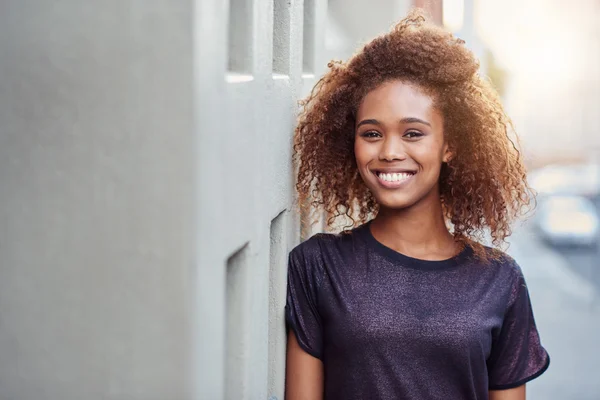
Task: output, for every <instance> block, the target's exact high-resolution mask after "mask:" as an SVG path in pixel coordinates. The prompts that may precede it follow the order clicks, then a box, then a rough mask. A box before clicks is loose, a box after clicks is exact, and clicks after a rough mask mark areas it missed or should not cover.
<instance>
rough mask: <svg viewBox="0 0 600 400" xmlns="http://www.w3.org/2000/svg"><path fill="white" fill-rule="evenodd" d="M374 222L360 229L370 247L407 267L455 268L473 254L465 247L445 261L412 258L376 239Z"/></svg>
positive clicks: (367, 223)
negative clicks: (372, 228) (372, 226)
mask: <svg viewBox="0 0 600 400" xmlns="http://www.w3.org/2000/svg"><path fill="white" fill-rule="evenodd" d="M372 221H373V220H370V221H368V222H366V223H364V224H363V225H362V227H361V228H362V229H360V231H362V232H363V235H362V236H363V237H364V238H365V240H366V242H367V244H368V245H369V247H370V248H371V249H372V250H373V251H375V252H376V253H379V254H381V255H383V256H384V257H387V258H389V259H391V260H393V261H395V262H398V263H400V264H401V265H402V266H405V267H409V268H416V269H427V270H439V269H447V268H453V267H457V266H459V265H461V264H463V262H464V261H465V260H466V259H467V258H468V257H469V256H470V255H471V254H472V249H471V247H470V246H469V245H465V247H464V248H463V249H462V250H461V251H460V252H459V253H458V254H456V255H455V256H453V257H451V258H448V259H445V260H423V259H420V258H414V257H410V256H407V255H406V254H402V253H400V252H398V251H396V250H394V249H392V248H390V247H387V246H386V245H384V244H383V243H381V242H380V241H378V240H377V239H375V236H373V233H372V232H371V228H370V225H371V222H372Z"/></svg>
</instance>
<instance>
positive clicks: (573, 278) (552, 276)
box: [508, 226, 600, 400]
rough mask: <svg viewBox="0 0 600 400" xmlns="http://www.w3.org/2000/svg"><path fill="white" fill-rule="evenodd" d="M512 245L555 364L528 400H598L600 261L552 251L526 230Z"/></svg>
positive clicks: (517, 234)
mask: <svg viewBox="0 0 600 400" xmlns="http://www.w3.org/2000/svg"><path fill="white" fill-rule="evenodd" d="M510 244H511V246H510V248H509V250H508V253H509V254H511V255H512V256H513V257H514V258H515V260H516V261H517V262H518V263H519V265H520V266H521V268H522V269H523V273H524V275H525V280H526V282H527V286H528V288H529V293H530V296H531V302H532V306H533V311H534V315H535V319H536V323H537V326H538V330H539V332H540V336H541V340H542V344H543V345H544V347H545V348H546V350H548V353H549V354H550V360H551V361H550V368H549V369H548V370H547V371H546V372H545V373H544V374H543V375H542V376H540V377H538V378H537V379H535V380H533V381H531V382H530V383H528V384H527V399H528V400H600V278H599V277H600V260H599V259H598V257H597V255H596V254H593V255H592V254H587V255H586V254H583V253H581V252H573V253H572V254H570V253H564V252H562V251H561V250H557V249H553V248H550V247H548V246H546V245H544V244H543V243H542V242H541V241H540V240H539V239H538V238H537V237H536V236H535V234H534V233H533V231H532V230H531V229H530V228H529V227H527V226H522V227H519V228H517V229H516V230H515V232H514V234H513V235H512V237H511V239H510ZM596 267H597V268H596ZM597 279H598V280H597Z"/></svg>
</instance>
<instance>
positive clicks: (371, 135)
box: [360, 131, 380, 138]
mask: <svg viewBox="0 0 600 400" xmlns="http://www.w3.org/2000/svg"><path fill="white" fill-rule="evenodd" d="M360 136H362V137H366V138H376V137H379V136H380V135H379V133H377V132H375V131H367V132H364V133H362V134H361V135H360Z"/></svg>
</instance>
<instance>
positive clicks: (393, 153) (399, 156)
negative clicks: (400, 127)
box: [379, 136, 406, 161]
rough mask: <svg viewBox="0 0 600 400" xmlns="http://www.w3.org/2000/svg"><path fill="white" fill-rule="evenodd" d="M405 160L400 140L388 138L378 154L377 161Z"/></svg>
mask: <svg viewBox="0 0 600 400" xmlns="http://www.w3.org/2000/svg"><path fill="white" fill-rule="evenodd" d="M394 160H400V161H402V160H406V152H405V149H404V145H403V143H402V140H397V139H396V138H394V137H390V136H388V137H387V138H386V139H385V140H384V142H383V145H382V147H381V151H380V152H379V161H394Z"/></svg>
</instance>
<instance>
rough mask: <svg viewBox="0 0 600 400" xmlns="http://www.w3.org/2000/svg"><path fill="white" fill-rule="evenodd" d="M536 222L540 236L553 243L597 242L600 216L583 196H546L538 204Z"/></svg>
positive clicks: (585, 244) (593, 245)
mask: <svg viewBox="0 0 600 400" xmlns="http://www.w3.org/2000/svg"><path fill="white" fill-rule="evenodd" d="M535 221H536V227H537V229H538V231H539V233H540V235H541V237H542V238H543V239H544V240H546V241H547V242H548V243H550V244H552V245H557V246H587V247H596V246H597V245H598V241H599V237H598V235H600V218H599V216H598V211H597V209H596V207H595V205H594V203H593V202H592V201H591V200H589V199H588V198H586V197H583V196H573V195H554V196H549V197H546V198H544V199H543V200H542V201H541V202H540V203H539V204H538V211H537V213H536V218H535Z"/></svg>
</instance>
